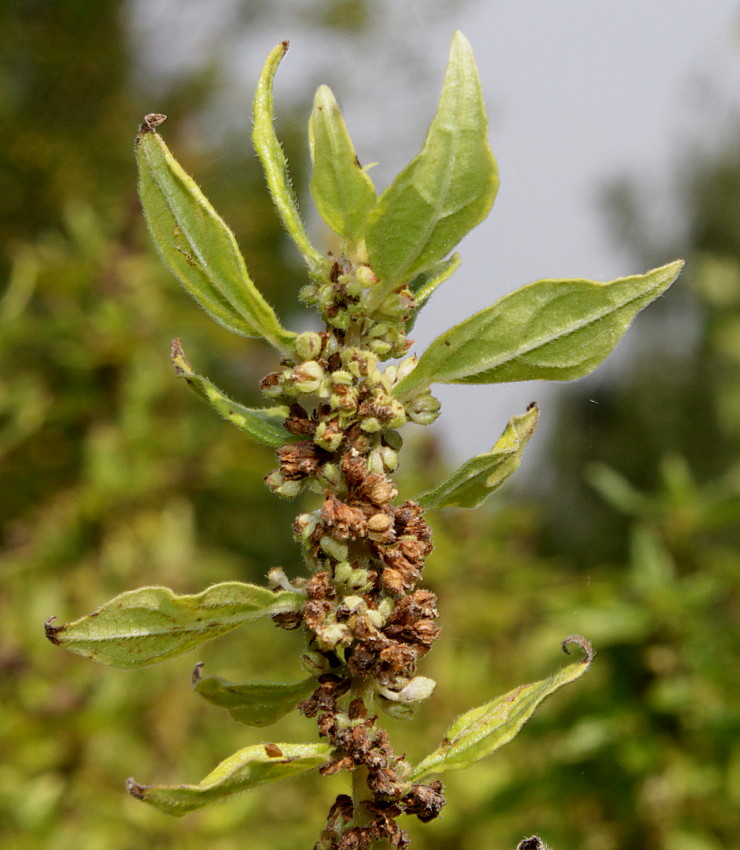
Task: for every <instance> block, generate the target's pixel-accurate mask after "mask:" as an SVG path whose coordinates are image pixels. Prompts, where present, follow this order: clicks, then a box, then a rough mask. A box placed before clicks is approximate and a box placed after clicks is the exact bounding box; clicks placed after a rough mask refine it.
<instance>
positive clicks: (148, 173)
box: [136, 115, 295, 353]
mask: <svg viewBox="0 0 740 850" xmlns="http://www.w3.org/2000/svg"><path fill="white" fill-rule="evenodd" d="M162 121H164V116H163V115H147V117H146V118H145V119H144V123H143V124H142V125H141V129H140V131H139V135H138V136H137V138H136V162H137V164H138V168H139V195H140V197H141V204H142V207H143V209H144V216H145V218H146V222H147V224H148V225H149V230H150V232H151V234H152V239H153V240H154V244H155V245H156V247H157V250H158V251H159V253H160V255H161V257H162V259H163V260H164V262H165V263H166V265H167V266H168V267H169V268H170V270H171V271H172V273H173V274H174V275H175V276H176V277H177V279H178V280H179V281H180V283H181V284H182V285H183V286H184V287H185V289H187V291H188V292H189V293H190V294H191V295H192V296H193V298H195V300H196V301H197V302H198V303H199V304H200V306H201V307H203V309H204V310H206V311H207V312H208V313H210V314H211V316H213V318H214V319H216V320H217V321H218V322H220V323H221V324H222V325H223V326H224V327H226V328H228V329H229V330H230V331H233V332H234V333H236V334H240V335H241V336H249V337H264V338H265V339H266V340H267V341H268V342H270V343H272V345H274V346H275V347H276V348H277V349H278V350H279V351H282V352H284V353H290V351H291V341H292V340H293V338H294V337H295V334H294V333H292V332H290V331H287V330H285V328H283V327H282V326H281V325H280V322H279V321H278V319H277V316H276V315H275V313H274V311H273V309H272V307H270V305H269V304H268V303H267V302H266V301H265V299H264V298H263V297H262V295H261V294H260V293H259V292H258V291H257V288H256V287H255V285H254V283H252V281H251V279H250V277H249V275H248V273H247V268H246V266H245V265H244V259H243V258H242V255H241V253H240V251H239V247H238V245H237V244H236V239H235V238H234V234H233V233H232V232H231V231H230V230H229V228H228V227H227V226H226V224H225V223H224V221H223V220H222V219H221V218H220V217H219V215H218V213H217V212H216V211H215V210H214V209H213V207H212V206H211V205H210V203H209V202H208V200H207V199H206V197H205V195H203V193H202V192H201V190H200V189H199V188H198V187H197V186H196V185H195V183H194V182H193V180H192V179H191V178H190V177H189V176H188V175H187V174H186V173H185V172H184V171H183V169H182V168H181V167H180V165H179V163H178V162H177V161H176V160H175V158H174V157H173V156H172V154H171V153H170V151H169V150H168V148H167V145H165V143H164V141H163V140H162V138H161V136H160V135H159V134H158V133H157V132H156V130H155V127H157V126H158V125H159V124H161V123H162Z"/></svg>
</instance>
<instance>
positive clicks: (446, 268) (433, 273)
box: [406, 253, 461, 330]
mask: <svg viewBox="0 0 740 850" xmlns="http://www.w3.org/2000/svg"><path fill="white" fill-rule="evenodd" d="M460 262H461V259H460V255H459V254H458V253H455V254H452V255H451V256H450V257H448V258H447V259H446V260H440V261H439V262H438V263H435V264H434V265H433V266H431V267H430V268H428V269H425V270H424V271H423V272H419V274H418V275H416V277H415V278H414V279H413V280H412V281H411V283H410V284H409V289H410V290H411V292H412V293H413V294H414V302H415V305H416V306H415V307H414V310H413V313H412V314H411V318H410V319H409V320H408V322H407V323H406V329H407V330H411V328H412V327H413V326H414V323H415V322H416V319H417V316H418V315H419V313H420V311H421V308H422V307H423V306H424V305H425V304H426V302H427V301H428V300H429V297H430V296H431V295H432V293H433V292H434V290H435V289H437V287H438V286H441V285H442V284H443V283H444V282H445V281H446V280H448V279H449V278H451V277H452V275H453V274H454V273H455V272H456V271H457V270H458V268H459V267H460Z"/></svg>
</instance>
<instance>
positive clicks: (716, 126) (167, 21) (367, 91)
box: [133, 0, 740, 459]
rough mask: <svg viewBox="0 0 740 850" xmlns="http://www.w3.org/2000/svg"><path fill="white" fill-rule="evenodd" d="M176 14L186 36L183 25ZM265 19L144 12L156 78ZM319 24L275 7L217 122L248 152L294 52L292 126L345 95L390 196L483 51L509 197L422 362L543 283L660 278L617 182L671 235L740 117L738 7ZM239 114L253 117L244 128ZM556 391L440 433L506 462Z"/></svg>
mask: <svg viewBox="0 0 740 850" xmlns="http://www.w3.org/2000/svg"><path fill="white" fill-rule="evenodd" d="M173 2H175V3H176V4H177V6H178V8H179V23H176V22H173V19H172V18H171V17H169V16H168V10H169V9H170V8H171V6H172V4H173ZM249 5H250V4H249V3H246V4H245V3H244V2H243V0H211V2H209V3H208V4H205V3H198V2H193V0H135V2H134V3H133V7H134V9H135V10H136V25H135V28H134V29H135V38H136V39H137V42H138V43H139V44H141V45H142V47H143V48H144V51H145V56H146V57H147V59H146V61H144V62H143V63H142V69H141V73H142V74H143V75H146V74H147V73H148V70H149V69H150V68H156V70H157V71H158V73H159V75H161V74H163V73H164V74H165V76H166V75H167V74H171V75H177V74H178V73H180V72H181V71H182V69H183V68H184V67H187V66H188V65H191V64H193V63H196V62H197V61H198V56H199V53H200V50H201V48H202V47H203V46H207V45H208V44H209V40H210V39H213V38H215V37H216V36H217V35H218V33H219V32H223V31H229V30H230V29H235V28H236V26H237V24H236V16H237V12H238V9H239V8H240V7H241V8H242V9H243V8H245V7H249ZM448 5H449V4H448ZM304 7H305V0H273V1H272V2H271V3H267V4H265V11H264V14H260V15H257V16H256V17H255V20H254V21H253V23H252V24H251V25H250V26H249V27H248V29H247V31H246V33H245V35H244V37H243V38H241V39H239V40H238V41H237V42H235V43H234V44H232V46H231V48H230V49H229V52H228V54H227V55H225V56H224V59H223V61H224V64H225V66H226V67H227V68H228V69H229V71H228V79H229V81H230V88H229V87H227V88H228V90H225V92H224V99H223V103H222V105H221V106H220V107H219V105H217V106H216V107H214V108H215V109H216V110H218V109H219V108H222V109H223V113H222V114H220V115H219V117H220V119H221V120H222V121H231V122H235V123H236V124H237V126H239V127H241V126H242V125H243V127H244V133H245V143H246V137H247V134H248V131H249V126H248V105H249V102H250V99H251V96H252V92H253V88H254V84H255V82H256V79H257V74H258V73H259V69H260V67H261V65H262V62H263V60H264V57H265V56H266V55H267V53H268V51H269V50H270V49H271V47H272V46H274V44H276V43H277V42H278V41H280V40H282V39H284V38H289V39H290V40H291V50H290V52H289V54H288V57H287V58H286V60H285V61H284V63H283V66H282V67H281V69H280V72H279V75H278V79H277V83H276V103H277V109H278V111H279V110H280V106H281V103H282V104H283V105H284V106H285V107H287V106H288V105H289V104H295V103H302V104H305V113H306V117H307V116H308V113H309V111H310V102H311V96H312V91H313V89H314V88H315V86H316V85H318V83H320V82H328V83H329V84H330V85H331V86H332V88H333V89H334V91H335V93H336V95H337V97H338V98H339V100H340V102H341V103H342V106H343V109H344V112H345V116H346V118H347V122H348V124H349V127H350V131H351V132H352V135H353V138H354V140H355V144H356V147H357V149H358V153H359V155H360V159H361V160H362V161H363V162H373V161H378V162H379V165H378V166H377V168H376V169H374V171H373V177H374V179H375V180H376V182H377V183H378V184H379V186H380V187H381V188H382V186H383V185H385V184H386V183H387V182H388V181H389V180H390V179H392V177H393V175H394V174H395V173H396V171H398V169H400V168H401V167H402V166H403V165H405V163H406V162H407V161H408V160H409V159H411V158H412V157H413V156H414V155H415V154H416V153H417V152H418V149H419V147H420V145H421V143H422V141H423V137H424V134H425V132H426V127H427V125H428V123H429V121H430V120H431V117H432V115H433V112H434V106H435V102H436V98H437V96H438V93H439V88H440V85H441V81H442V75H443V72H444V66H445V61H446V55H447V50H448V45H449V39H450V36H451V34H452V31H453V30H454V29H458V28H459V29H461V30H463V32H465V33H466V35H467V36H468V38H469V39H470V41H471V42H472V45H473V48H474V50H475V53H476V56H477V59H478V64H479V67H480V72H481V78H482V82H483V89H484V94H485V98H486V102H487V104H488V110H489V119H490V124H491V142H492V145H493V149H494V152H495V154H496V156H497V159H498V162H499V168H500V172H501V189H500V192H499V196H498V199H497V202H496V205H495V206H494V209H493V212H492V213H491V216H490V218H489V219H488V220H487V221H486V222H485V223H483V224H482V225H480V226H479V227H478V229H477V230H476V231H474V232H473V233H472V234H471V235H470V236H469V237H467V238H466V240H465V241H464V242H463V244H462V247H461V253H462V256H463V265H462V268H461V269H460V271H458V273H457V275H455V277H453V278H452V279H451V280H450V281H449V282H448V283H447V284H445V286H444V287H443V288H442V289H441V290H439V291H438V293H436V294H435V296H434V297H433V298H432V299H431V301H430V303H429V306H428V307H427V308H425V310H424V311H423V313H422V315H421V317H420V319H419V321H418V323H417V325H416V329H415V330H416V339H417V343H418V346H417V347H418V350H420V351H421V350H423V348H424V346H425V345H426V344H427V343H428V342H429V341H431V340H432V339H433V338H434V337H435V336H436V335H438V334H439V333H441V332H442V331H443V330H445V329H446V328H447V327H449V326H450V325H452V324H454V323H456V322H459V321H461V320H463V319H465V318H466V317H467V316H469V315H470V314H471V313H473V312H475V311H476V310H479V309H482V308H483V307H486V306H488V305H489V304H491V303H492V302H493V301H495V300H496V299H497V298H499V297H501V296H502V295H504V294H506V293H507V292H509V291H511V290H513V289H515V288H518V287H519V286H522V285H524V284H527V283H530V282H531V281H533V280H536V279H538V278H543V277H569V276H570V277H590V278H594V279H600V280H608V279H610V278H613V277H619V276H623V275H627V274H634V273H637V272H640V271H644V269H638V268H634V267H633V266H632V264H631V262H630V261H629V259H628V258H626V257H625V256H624V255H623V254H620V252H619V251H618V250H617V248H616V246H615V245H614V244H613V243H612V242H611V241H610V239H609V234H608V233H607V231H606V222H605V218H604V217H603V215H602V213H601V211H600V209H599V204H598V193H599V189H600V187H601V186H602V185H603V182H604V181H605V180H607V179H609V178H613V177H615V176H618V175H621V174H627V175H632V176H638V177H639V178H641V179H642V180H644V181H645V183H646V184H647V185H649V186H650V187H651V188H654V197H655V207H654V209H653V210H651V211H650V212H651V213H652V215H653V218H654V219H655V220H656V221H657V222H660V221H661V220H663V219H666V220H667V221H668V229H669V227H670V215H671V210H670V206H669V204H668V196H669V189H670V183H671V179H672V177H673V175H674V172H673V165H674V164H675V163H677V162H678V161H680V160H681V158H682V157H685V156H686V155H687V152H688V151H689V150H690V149H691V148H692V146H696V145H697V144H701V145H708V146H711V145H712V144H713V142H714V141H715V139H717V138H718V137H720V136H721V135H722V133H721V130H722V127H723V126H728V125H729V123H730V119H731V116H733V115H734V118H735V119H736V118H737V116H738V114H740V8H739V7H738V5H737V4H736V3H735V2H730V0H702V2H697V0H671V2H670V3H669V2H667V0H599V2H594V0H591V1H590V2H586V0H465V2H459V3H457V4H455V5H454V11H450V9H449V8H448V9H446V10H445V4H444V3H443V2H440V0H403V2H400V0H377V3H376V5H375V7H374V10H375V15H376V25H375V26H373V27H371V28H370V29H369V30H368V31H367V32H365V33H364V34H363V35H362V36H360V37H356V38H348V37H346V36H345V35H342V34H338V33H334V34H332V33H327V31H326V30H325V29H321V28H317V27H313V26H312V24H311V21H306V20H303V19H301V15H300V12H301V9H302V8H304ZM235 97H236V99H235ZM239 101H241V102H243V103H244V105H245V108H244V111H243V113H241V114H236V115H235V114H234V104H235V102H239ZM670 259H674V258H673V257H665V258H664V260H665V261H668V260H670ZM555 386H557V385H555ZM552 387H553V385H552V384H546V383H544V382H534V383H527V384H516V385H504V386H488V387H470V386H466V387H439V388H437V389H438V390H439V392H438V393H437V394H438V395H439V397H440V398H441V400H442V401H443V403H444V416H443V418H442V419H441V420H440V423H439V424H438V425H437V426H436V427H438V428H440V429H442V430H443V434H444V436H445V442H446V444H447V445H448V447H449V449H450V451H451V453H452V454H453V455H454V456H455V457H457V458H460V459H464V458H465V457H467V456H470V455H472V454H477V453H480V452H482V451H486V450H487V449H488V448H490V446H491V444H492V443H493V441H494V440H495V438H496V437H497V436H498V434H499V433H500V431H501V430H502V429H503V427H504V425H505V423H506V421H507V420H508V418H509V417H510V416H512V415H514V414H516V413H521V412H522V411H523V409H524V407H525V406H526V403H527V402H529V401H531V400H533V399H536V400H537V401H539V402H540V403H541V405H542V407H543V415H542V420H541V422H542V423H543V425H544V426H545V427H546V426H547V422H548V414H549V413H551V411H552V405H548V404H547V396H548V394H549V392H550V391H551V390H552ZM453 402H454V405H453ZM535 440H536V438H535ZM540 440H541V435H540ZM532 454H534V452H532Z"/></svg>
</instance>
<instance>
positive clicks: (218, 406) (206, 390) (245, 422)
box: [170, 339, 296, 447]
mask: <svg viewBox="0 0 740 850" xmlns="http://www.w3.org/2000/svg"><path fill="white" fill-rule="evenodd" d="M170 357H171V359H172V363H173V365H174V367H175V371H176V372H177V374H178V376H179V377H181V378H184V379H185V381H187V383H188V385H189V386H190V387H191V388H192V389H193V390H194V391H195V392H196V393H198V395H199V396H200V397H201V398H204V399H205V400H206V401H207V402H208V403H209V404H210V405H211V406H212V407H213V408H214V410H215V411H216V412H217V413H218V414H219V415H220V416H223V418H224V419H226V420H228V421H229V422H231V424H232V425H236V427H237V428H238V429H239V430H240V431H244V433H245V434H248V435H249V436H250V437H251V438H252V439H253V440H257V441H258V442H260V443H264V444H265V445H266V446H275V447H277V446H282V445H284V444H285V443H289V442H292V441H294V440H295V439H296V438H295V437H293V435H292V434H289V433H288V432H287V431H286V430H285V428H284V427H283V422H285V420H286V418H287V417H288V415H289V413H290V411H289V410H288V408H287V407H281V406H278V407H269V408H253V407H245V406H244V405H243V404H239V403H238V402H236V401H232V400H231V399H230V398H229V397H228V396H227V395H226V394H225V393H223V392H222V391H221V390H220V389H219V388H218V387H217V386H216V385H215V384H214V383H212V382H211V381H209V380H208V378H204V377H203V376H202V375H197V374H196V373H195V372H194V371H193V367H192V366H191V365H190V362H189V361H188V359H187V357H186V356H185V352H184V351H183V348H182V343H181V342H180V340H179V339H173V340H172V347H171V349H170Z"/></svg>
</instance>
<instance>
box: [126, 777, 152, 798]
mask: <svg viewBox="0 0 740 850" xmlns="http://www.w3.org/2000/svg"><path fill="white" fill-rule="evenodd" d="M146 789H147V786H146V785H139V783H138V782H136V781H135V780H134V779H133V778H132V777H130V776H129V778H128V779H127V780H126V790H127V791H128V793H129V794H130V795H131V796H132V797H136V799H137V800H145V799H146V794H145V791H146Z"/></svg>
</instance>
